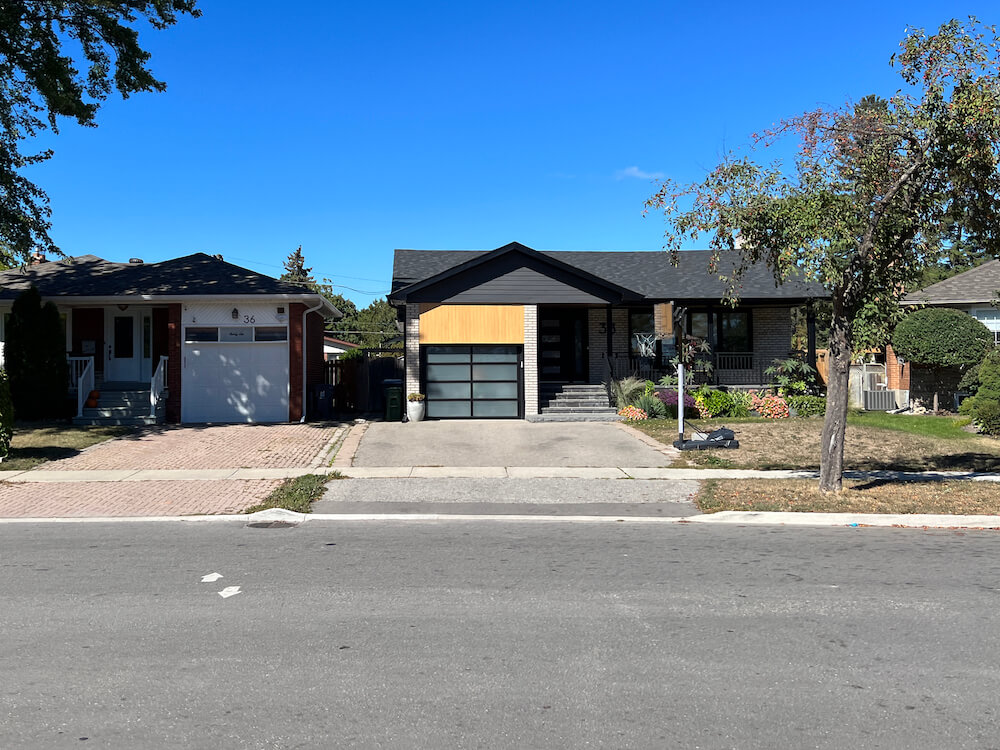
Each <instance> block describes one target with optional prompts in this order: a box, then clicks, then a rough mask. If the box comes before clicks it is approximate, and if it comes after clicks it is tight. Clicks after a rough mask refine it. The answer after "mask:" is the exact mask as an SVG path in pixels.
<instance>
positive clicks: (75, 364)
mask: <svg viewBox="0 0 1000 750" xmlns="http://www.w3.org/2000/svg"><path fill="white" fill-rule="evenodd" d="M88 362H89V363H90V366H91V369H93V366H94V358H93V357H66V364H67V365H69V367H68V368H67V370H68V373H67V374H68V375H69V389H70V390H71V391H72V390H74V389H75V388H76V387H77V385H78V384H79V382H80V375H82V374H83V371H84V369H86V367H87V363H88Z"/></svg>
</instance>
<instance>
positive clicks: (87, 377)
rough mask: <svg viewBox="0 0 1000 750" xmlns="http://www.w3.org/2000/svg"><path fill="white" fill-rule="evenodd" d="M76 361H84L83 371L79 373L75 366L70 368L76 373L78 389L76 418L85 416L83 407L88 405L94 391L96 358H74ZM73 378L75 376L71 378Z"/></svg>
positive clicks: (71, 371)
mask: <svg viewBox="0 0 1000 750" xmlns="http://www.w3.org/2000/svg"><path fill="white" fill-rule="evenodd" d="M72 359H74V360H81V359H82V360H84V363H83V370H82V371H77V370H76V369H75V364H72V365H71V366H70V373H75V383H74V385H75V387H76V416H78V417H82V416H83V406H84V404H86V403H87V396H89V395H90V392H91V391H92V390H94V358H93V357H72ZM70 377H71V378H73V375H72V374H71V376H70Z"/></svg>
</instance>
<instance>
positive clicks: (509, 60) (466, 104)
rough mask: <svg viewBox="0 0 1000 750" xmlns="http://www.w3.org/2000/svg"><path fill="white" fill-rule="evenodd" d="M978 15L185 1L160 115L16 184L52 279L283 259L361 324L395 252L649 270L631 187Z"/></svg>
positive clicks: (980, 8) (67, 126)
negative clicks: (47, 203)
mask: <svg viewBox="0 0 1000 750" xmlns="http://www.w3.org/2000/svg"><path fill="white" fill-rule="evenodd" d="M991 5H992V4H988V3H983V2H979V3H972V4H970V5H967V6H964V7H961V8H957V7H953V6H952V5H951V4H949V3H941V2H929V1H927V0H912V1H911V2H897V1H896V0H888V1H885V2H871V1H870V0H869V1H868V2H864V3H862V2H854V1H853V0H851V1H849V2H844V1H841V2H837V3H801V2H794V3H793V2H774V3H770V4H749V3H743V2H715V3H711V4H709V3H706V4H704V7H698V4H695V3H679V2H660V3H622V2H620V3H607V2H601V3H591V2H579V1H578V2H544V1H542V2H505V3H493V4H480V3H460V2H449V3H431V2H408V3H407V2H395V1H394V0H392V1H386V2H382V3H343V2H336V1H327V2H322V1H313V0H300V1H299V2H287V3H274V2H264V1H263V0H202V2H201V6H202V9H203V12H204V15H203V16H202V18H200V19H197V20H185V21H183V22H181V23H180V24H178V25H177V26H175V27H173V28H171V29H169V30H167V31H165V32H153V31H152V30H148V31H144V32H143V34H142V40H143V43H144V44H145V46H146V47H147V48H148V49H149V50H150V51H152V52H153V60H152V67H153V70H154V72H155V73H156V74H157V75H159V76H160V77H161V78H162V79H163V80H165V81H166V82H167V84H168V89H167V91H166V93H163V94H158V95H154V94H147V95H140V96H136V97H133V98H131V99H129V100H127V101H125V102H122V101H121V100H120V99H117V98H115V99H112V100H109V101H108V102H107V103H106V104H105V106H104V108H103V109H102V112H101V114H100V115H99V123H100V125H99V127H98V128H96V129H82V128H78V127H76V126H75V125H73V124H72V123H69V122H67V123H64V124H63V127H62V131H61V134H60V135H59V136H58V137H56V138H52V139H48V138H47V139H46V142H47V143H49V144H51V145H52V146H53V147H54V148H55V151H56V153H55V157H54V158H53V159H52V160H51V161H49V162H47V163H45V164H44V165H42V166H39V167H35V168H33V169H32V171H31V173H30V176H31V177H32V179H35V180H36V181H37V182H38V183H39V184H40V185H41V186H42V187H43V188H44V189H46V190H47V191H48V193H49V195H50V197H51V199H52V209H53V216H52V221H53V237H54V239H55V241H56V243H57V244H58V245H59V246H60V247H61V248H62V249H63V251H64V252H66V253H67V254H70V255H79V254H84V253H94V254H96V255H100V256H102V257H105V258H108V259H110V260H118V261H121V260H127V259H128V258H129V257H141V258H143V259H145V260H146V261H156V260H163V259H166V258H172V257H177V256H179V255H185V254H188V253H191V252H198V251H204V252H210V253H222V255H223V256H224V257H225V258H226V259H227V260H229V261H232V262H234V263H237V264H240V265H244V266H246V267H248V268H253V269H255V270H257V271H261V272H263V273H267V274H269V275H274V276H277V275H279V274H280V273H281V264H282V262H283V261H284V259H285V258H286V257H287V255H288V253H289V252H291V251H292V250H294V249H295V248H296V247H297V246H298V245H302V247H303V252H304V253H305V256H306V260H307V264H308V265H310V266H312V267H313V269H314V271H313V273H314V275H315V276H317V278H328V279H330V280H331V282H332V283H333V284H334V285H336V286H337V287H338V291H341V293H343V294H344V295H345V296H347V297H350V298H351V299H353V300H354V301H355V302H357V303H359V305H365V304H368V302H370V301H371V300H372V299H373V298H375V297H378V296H383V295H384V294H385V293H386V291H387V290H388V289H389V279H390V277H391V271H392V251H393V249H394V248H397V247H405V248H419V249H491V248H494V247H498V246H500V245H503V244H505V243H507V242H510V241H515V240H516V241H519V242H523V243H524V244H526V245H529V246H531V247H534V248H536V249H539V250H656V249H659V248H660V246H661V244H662V241H661V237H662V231H663V223H662V219H661V218H660V217H658V216H655V215H651V216H647V217H646V218H643V217H642V203H643V200H644V199H645V198H647V197H649V195H651V194H652V193H653V192H654V191H655V185H654V184H653V180H654V178H655V177H657V176H662V175H666V176H670V177H673V178H675V179H679V180H694V179H697V178H699V177H700V176H701V175H703V174H704V172H705V171H706V170H707V169H709V168H710V167H711V166H712V165H714V164H715V162H716V161H717V160H718V158H719V156H720V154H722V153H723V152H724V151H725V150H726V149H727V148H735V147H739V146H741V145H744V144H745V143H746V142H747V136H748V135H749V134H750V133H752V132H754V131H756V130H759V129H761V128H763V127H766V126H767V125H769V124H771V123H773V122H775V121H776V120H778V119H780V118H782V117H785V116H790V115H794V114H796V113H798V112H800V111H802V110H805V109H809V108H812V107H815V106H817V105H820V104H839V103H842V102H844V101H845V100H849V99H850V100H857V99H860V98H861V97H862V96H864V95H866V94H869V93H881V94H891V93H892V92H893V91H894V90H895V89H896V88H897V86H898V80H899V79H898V77H897V76H896V74H895V73H894V72H893V70H892V69H890V68H889V66H888V59H889V56H890V55H891V54H892V53H893V52H894V51H895V50H896V49H897V44H898V42H899V40H900V39H901V38H902V36H903V31H904V29H905V27H906V26H907V25H911V26H925V27H928V28H932V27H936V26H937V25H938V24H940V23H941V22H943V21H945V20H947V19H948V18H950V17H952V16H955V15H967V14H969V13H976V14H978V15H980V17H981V18H982V20H984V21H987V22H996V21H1000V18H998V17H997V16H998V15H1000V14H993V16H991V15H990V14H989V10H990V9H991V8H990V6H991ZM994 7H995V6H994Z"/></svg>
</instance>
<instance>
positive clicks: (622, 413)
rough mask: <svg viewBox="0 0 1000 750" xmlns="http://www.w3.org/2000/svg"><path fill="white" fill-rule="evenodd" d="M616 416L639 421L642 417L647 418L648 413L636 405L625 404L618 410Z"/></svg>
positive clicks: (630, 420)
mask: <svg viewBox="0 0 1000 750" xmlns="http://www.w3.org/2000/svg"><path fill="white" fill-rule="evenodd" d="M618 416H619V417H622V418H624V419H625V420H626V421H628V422H639V421H641V420H643V419H649V415H647V414H646V412H644V411H643V410H642V409H640V408H639V407H638V406H626V407H625V408H624V409H620V410H619V411H618Z"/></svg>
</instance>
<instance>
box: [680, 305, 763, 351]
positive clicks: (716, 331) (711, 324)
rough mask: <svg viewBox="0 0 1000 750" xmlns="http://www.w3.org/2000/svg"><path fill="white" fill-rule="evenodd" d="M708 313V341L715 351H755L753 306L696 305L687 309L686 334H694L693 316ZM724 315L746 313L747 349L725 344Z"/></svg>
mask: <svg viewBox="0 0 1000 750" xmlns="http://www.w3.org/2000/svg"><path fill="white" fill-rule="evenodd" d="M699 313H703V314H707V315H708V332H709V336H708V343H709V345H710V346H711V347H712V351H713V352H727V353H729V352H735V353H752V352H753V308H752V307H737V308H735V309H733V308H726V309H719V308H712V307H695V308H691V309H689V310H688V311H687V315H686V316H685V321H684V323H685V327H684V333H685V334H686V335H691V336H693V335H694V334H693V333H691V316H692V315H695V314H699ZM723 315H745V316H746V321H747V346H746V348H745V349H731V348H728V347H726V346H725V344H724V343H723V338H722V316H723Z"/></svg>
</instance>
